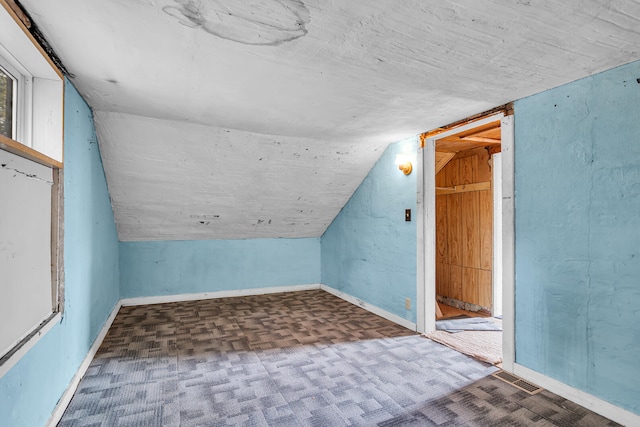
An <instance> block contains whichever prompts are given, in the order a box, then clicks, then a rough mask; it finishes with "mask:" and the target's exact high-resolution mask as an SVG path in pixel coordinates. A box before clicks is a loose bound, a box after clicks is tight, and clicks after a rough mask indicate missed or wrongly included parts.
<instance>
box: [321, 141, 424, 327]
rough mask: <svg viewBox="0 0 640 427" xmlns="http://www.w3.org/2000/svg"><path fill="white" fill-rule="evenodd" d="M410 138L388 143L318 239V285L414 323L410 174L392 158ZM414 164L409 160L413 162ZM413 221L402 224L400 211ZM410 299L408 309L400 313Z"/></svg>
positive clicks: (412, 148) (406, 149)
mask: <svg viewBox="0 0 640 427" xmlns="http://www.w3.org/2000/svg"><path fill="white" fill-rule="evenodd" d="M417 150H418V143H417V140H416V139H410V140H406V141H401V142H397V143H395V144H392V145H390V146H389V147H388V148H387V150H386V151H385V152H384V153H383V154H382V156H381V157H380V159H379V160H378V162H377V163H376V164H375V166H374V167H373V168H372V170H371V171H370V172H369V175H368V176H367V177H366V178H365V179H364V181H363V182H362V184H361V185H360V187H359V188H358V189H357V190H356V191H355V193H354V194H353V196H352V197H351V199H350V200H349V202H347V204H346V205H345V206H344V208H343V209H342V211H341V212H340V213H339V214H338V216H337V217H336V218H335V219H334V221H333V223H332V224H331V225H330V226H329V228H328V229H327V231H325V233H324V235H323V236H322V283H324V284H325V285H328V286H330V287H332V288H335V289H338V290H340V291H342V292H345V293H347V294H349V295H352V296H354V297H357V298H359V299H361V300H363V301H365V302H367V303H369V304H372V305H374V306H377V307H379V308H382V309H384V310H386V311H388V312H390V313H393V314H395V315H398V316H400V317H403V318H405V319H407V320H410V321H412V322H415V321H416V256H417V254H416V214H417V213H416V193H417V187H416V171H415V168H414V172H413V173H412V174H411V175H408V176H406V175H404V174H403V173H402V172H401V171H399V170H398V167H397V166H396V165H395V158H396V154H400V153H411V154H412V155H413V157H414V158H415V155H416V152H417ZM414 166H415V161H414ZM405 209H411V210H412V213H413V218H412V221H411V222H405V219H404V211H405ZM405 298H410V299H411V310H406V309H405Z"/></svg>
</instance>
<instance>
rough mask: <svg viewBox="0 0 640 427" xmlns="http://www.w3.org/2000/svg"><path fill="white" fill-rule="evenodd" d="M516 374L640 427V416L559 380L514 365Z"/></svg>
mask: <svg viewBox="0 0 640 427" xmlns="http://www.w3.org/2000/svg"><path fill="white" fill-rule="evenodd" d="M513 373H514V374H516V375H517V376H519V377H521V378H523V379H525V380H527V381H530V382H532V383H534V384H535V385H538V386H540V387H542V388H546V389H547V390H549V391H550V392H552V393H555V394H557V395H558V396H562V397H564V398H565V399H568V400H571V401H572V402H575V403H577V404H578V405H582V406H584V407H585V408H587V409H589V410H591V411H593V412H595V413H597V414H600V415H602V416H603V417H607V418H609V419H610V420H613V421H615V422H617V423H619V424H622V425H624V426H640V415H636V414H634V413H633V412H629V411H627V410H625V409H622V408H620V407H618V406H615V405H613V404H611V403H609V402H606V401H604V400H602V399H600V398H598V397H595V396H593V395H591V394H589V393H585V392H584V391H581V390H578V389H576V388H573V387H571V386H569V385H567V384H565V383H562V382H560V381H558V380H554V379H553V378H551V377H548V376H546V375H544V374H541V373H539V372H536V371H534V370H533V369H530V368H527V367H526V366H522V365H519V364H517V363H516V364H514V372H513Z"/></svg>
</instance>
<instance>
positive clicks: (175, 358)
mask: <svg viewBox="0 0 640 427" xmlns="http://www.w3.org/2000/svg"><path fill="white" fill-rule="evenodd" d="M495 370H496V368H495V367H493V366H490V365H488V364H485V363H482V362H479V361H476V360H474V359H472V358H470V357H468V356H466V355H463V354H461V353H458V352H456V351H454V350H451V349H449V348H447V347H445V346H443V345H440V344H438V343H435V342H433V341H431V340H429V339H426V338H424V337H422V336H420V335H418V334H416V333H414V332H411V331H409V330H407V329H405V328H402V327H400V326H398V325H396V324H394V323H391V322H389V321H387V320H385V319H382V318H380V317H378V316H376V315H373V314H371V313H369V312H367V311H365V310H363V309H361V308H359V307H357V306H354V305H352V304H350V303H347V302H345V301H343V300H341V299H339V298H337V297H335V296H333V295H331V294H329V293H326V292H324V291H321V290H316V291H305V292H292V293H286V294H271V295H261V296H250V297H238V298H224V299H212V300H202V301H188V302H178V303H168V304H154V305H146V306H136V307H123V308H122V309H121V310H120V312H119V313H118V315H117V317H116V319H115V321H114V323H113V325H112V327H111V329H110V330H109V332H108V334H107V336H106V338H105V340H104V341H103V343H102V346H101V347H100V350H99V351H98V354H97V355H96V357H95V358H94V360H93V362H92V363H91V366H90V367H89V370H88V371H87V373H86V375H85V377H84V378H83V380H82V381H81V383H80V386H79V387H78V390H77V391H76V394H75V395H74V397H73V399H72V401H71V403H70V405H69V407H68V408H67V410H66V412H65V414H64V416H63V418H62V420H61V421H60V423H59V426H65V427H67V426H109V427H111V426H144V427H147V426H181V427H189V426H346V425H358V426H405V425H406V426H608V425H610V426H614V425H616V424H615V423H613V422H611V421H609V420H607V419H605V418H602V417H600V416H599V415H597V414H595V413H592V412H590V411H588V410H587V409H585V408H583V407H581V406H578V405H576V404H575V403H572V402H570V401H568V400H565V399H563V398H561V397H559V396H557V395H554V394H552V393H549V392H547V391H543V392H541V393H539V394H537V395H533V396H531V395H529V394H527V393H525V392H523V391H520V390H518V389H517V388H515V387H513V386H511V385H509V384H507V383H504V382H502V381H500V380H498V379H495V378H493V377H491V376H488V375H490V374H491V373H492V372H494V371H495Z"/></svg>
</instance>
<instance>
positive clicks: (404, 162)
mask: <svg viewBox="0 0 640 427" xmlns="http://www.w3.org/2000/svg"><path fill="white" fill-rule="evenodd" d="M396 166H398V169H400V170H401V171H402V173H403V174H405V175H409V174H410V173H411V171H412V170H413V165H412V164H411V161H410V160H409V157H408V156H407V155H406V154H397V155H396Z"/></svg>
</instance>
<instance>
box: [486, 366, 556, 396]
mask: <svg viewBox="0 0 640 427" xmlns="http://www.w3.org/2000/svg"><path fill="white" fill-rule="evenodd" d="M492 376H493V377H496V378H498V379H499V380H502V381H504V382H506V383H509V384H511V385H512V386H514V387H516V388H519V389H520V390H522V391H525V392H527V393H529V394H538V393H540V392H541V391H542V390H544V389H543V388H541V387H538V386H537V385H535V384H531V383H530V382H528V381H525V380H523V379H522V378H520V377H516V376H515V375H513V374H510V373H509V372H505V371H498V372H496V373H494V374H492Z"/></svg>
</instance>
